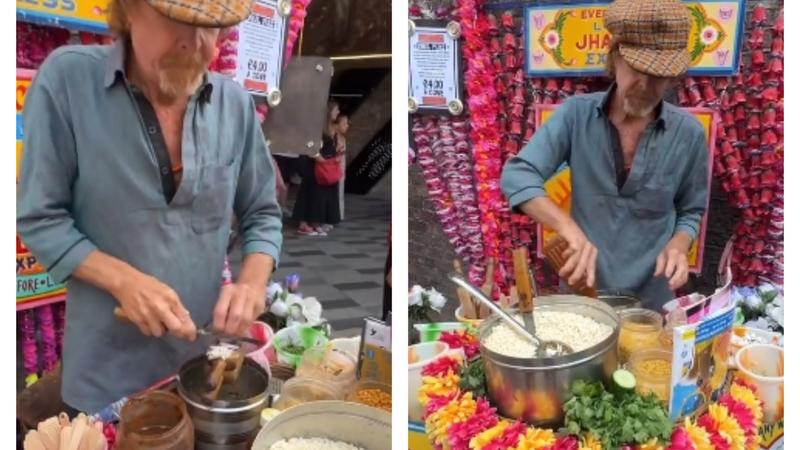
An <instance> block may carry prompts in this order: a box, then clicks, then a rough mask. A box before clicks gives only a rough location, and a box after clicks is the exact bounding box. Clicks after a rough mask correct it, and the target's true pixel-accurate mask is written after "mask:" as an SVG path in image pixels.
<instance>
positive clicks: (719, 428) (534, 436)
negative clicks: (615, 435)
mask: <svg viewBox="0 0 800 450" xmlns="http://www.w3.org/2000/svg"><path fill="white" fill-rule="evenodd" d="M462 363H463V362H462V361H460V359H457V358H452V357H442V358H439V359H437V360H435V361H433V362H431V363H429V364H427V365H426V366H425V367H423V369H422V370H423V373H425V374H428V375H424V376H423V380H422V387H421V388H420V391H419V393H418V396H419V400H420V402H421V403H422V405H423V406H424V407H425V411H426V413H425V424H426V431H427V432H428V435H429V436H430V438H431V439H432V442H433V444H434V445H435V446H436V448H442V449H452V450H467V449H469V450H602V445H601V444H600V442H599V441H598V440H597V439H596V438H594V437H593V436H592V435H590V434H585V435H583V436H580V437H577V436H562V437H556V435H555V434H554V433H553V431H551V430H546V429H539V428H533V427H530V428H529V427H526V426H525V425H524V424H522V423H519V422H512V421H508V420H506V419H501V418H500V417H498V416H497V414H496V409H495V408H492V407H491V405H490V404H489V402H488V401H487V400H486V399H485V398H477V399H475V398H473V396H472V393H471V392H465V393H462V392H461V391H460V390H459V381H460V378H459V376H458V375H457V373H458V366H457V364H462ZM762 418H763V410H762V405H761V402H760V401H759V400H758V398H757V397H756V394H755V389H754V387H753V386H750V385H747V384H746V383H745V382H744V381H742V380H735V381H734V382H733V383H732V384H731V389H730V392H729V393H728V394H725V395H723V396H722V397H721V398H720V401H719V402H717V403H714V404H711V405H709V407H708V411H707V412H706V413H705V414H703V415H702V416H701V417H700V418H698V419H697V420H696V421H693V420H691V419H689V418H686V419H685V420H684V422H683V424H681V425H679V426H677V427H676V428H675V430H674V431H673V433H672V436H671V438H670V442H667V443H662V442H658V441H657V440H656V439H653V440H652V441H650V442H647V443H646V444H642V445H639V446H637V447H636V450H757V449H758V427H759V426H760V423H761V420H762Z"/></svg>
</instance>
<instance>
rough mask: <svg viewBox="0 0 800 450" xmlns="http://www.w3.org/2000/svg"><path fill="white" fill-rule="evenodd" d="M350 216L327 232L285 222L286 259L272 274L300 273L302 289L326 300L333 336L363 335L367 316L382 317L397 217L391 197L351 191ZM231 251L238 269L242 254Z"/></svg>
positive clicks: (278, 277)
mask: <svg viewBox="0 0 800 450" xmlns="http://www.w3.org/2000/svg"><path fill="white" fill-rule="evenodd" d="M345 204H346V206H347V216H346V219H345V220H344V222H342V223H340V224H339V225H337V226H336V227H335V228H334V229H333V230H331V231H330V232H329V233H328V236H325V237H317V236H298V235H297V232H296V231H295V227H296V225H295V224H293V223H290V222H284V232H283V250H282V253H281V263H280V267H279V268H278V270H277V271H276V272H275V275H274V276H273V279H274V280H275V281H283V280H284V279H285V278H286V276H287V275H290V274H293V273H296V274H299V275H300V291H301V292H302V294H303V295H304V296H311V297H316V298H317V299H318V300H319V301H320V303H322V308H323V316H324V317H325V318H327V319H328V321H330V323H331V328H333V335H334V337H349V336H355V335H358V334H359V333H360V332H361V326H362V325H363V323H364V317H367V316H375V317H380V316H381V310H382V302H383V266H384V263H385V262H386V254H387V252H388V250H389V248H388V246H387V245H388V242H387V238H388V233H389V224H390V222H391V217H392V215H391V214H392V212H391V211H392V209H391V202H390V200H388V199H384V198H376V197H371V196H358V195H348V196H347V197H346V198H345ZM236 252H238V249H236V250H235V251H234V253H233V254H231V270H232V271H233V272H234V273H237V272H238V267H237V266H238V264H239V260H240V258H241V256H239V255H238V254H237V253H236Z"/></svg>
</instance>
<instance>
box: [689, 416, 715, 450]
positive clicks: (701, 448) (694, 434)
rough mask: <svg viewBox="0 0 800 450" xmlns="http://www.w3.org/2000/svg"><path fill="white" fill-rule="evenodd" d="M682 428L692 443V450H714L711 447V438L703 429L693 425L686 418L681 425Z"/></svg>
mask: <svg viewBox="0 0 800 450" xmlns="http://www.w3.org/2000/svg"><path fill="white" fill-rule="evenodd" d="M683 428H684V429H685V430H686V434H687V435H688V436H689V440H690V441H692V444H693V445H694V450H715V449H714V446H712V445H711V437H710V436H709V435H708V432H707V431H706V429H705V428H703V427H699V426H697V425H695V424H694V423H693V422H692V421H691V420H689V418H688V417H687V418H686V421H685V422H684V424H683Z"/></svg>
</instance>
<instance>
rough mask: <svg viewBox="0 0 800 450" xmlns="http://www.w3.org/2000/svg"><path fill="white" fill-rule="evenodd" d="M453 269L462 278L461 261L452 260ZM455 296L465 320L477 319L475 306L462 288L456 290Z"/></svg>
mask: <svg viewBox="0 0 800 450" xmlns="http://www.w3.org/2000/svg"><path fill="white" fill-rule="evenodd" d="M453 269H454V270H455V272H456V274H458V275H460V276H464V273H463V272H462V270H461V261H459V260H458V259H454V260H453ZM456 295H458V302H459V303H460V304H461V312H462V314H463V315H464V317H465V318H467V319H477V318H478V312H477V311H476V310H475V304H474V303H473V302H472V297H471V296H470V295H469V293H468V292H467V291H466V290H464V288H457V289H456Z"/></svg>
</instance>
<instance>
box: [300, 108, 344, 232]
mask: <svg viewBox="0 0 800 450" xmlns="http://www.w3.org/2000/svg"><path fill="white" fill-rule="evenodd" d="M337 117H339V104H338V103H336V102H335V101H330V102H328V114H327V121H326V124H325V129H324V130H323V134H322V148H321V149H320V151H319V153H318V154H316V155H314V156H312V157H308V156H303V157H301V158H303V160H302V162H301V163H300V164H301V169H302V171H303V181H302V183H301V184H300V190H299V192H298V193H297V200H296V201H295V204H294V212H293V214H292V217H293V218H294V220H296V221H298V222H299V225H298V227H297V234H299V235H302V236H327V235H328V234H327V233H326V232H325V230H323V229H322V225H323V224H330V225H335V224H337V223H339V220H340V216H339V198H338V197H339V196H338V195H337V194H338V186H337V185H336V184H333V185H330V186H322V185H320V184H319V183H317V178H316V175H315V173H314V164H315V163H316V161H322V160H324V159H330V158H336V157H338V155H339V154H340V152H339V150H338V149H337V146H336V126H335V124H336V118H337Z"/></svg>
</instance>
